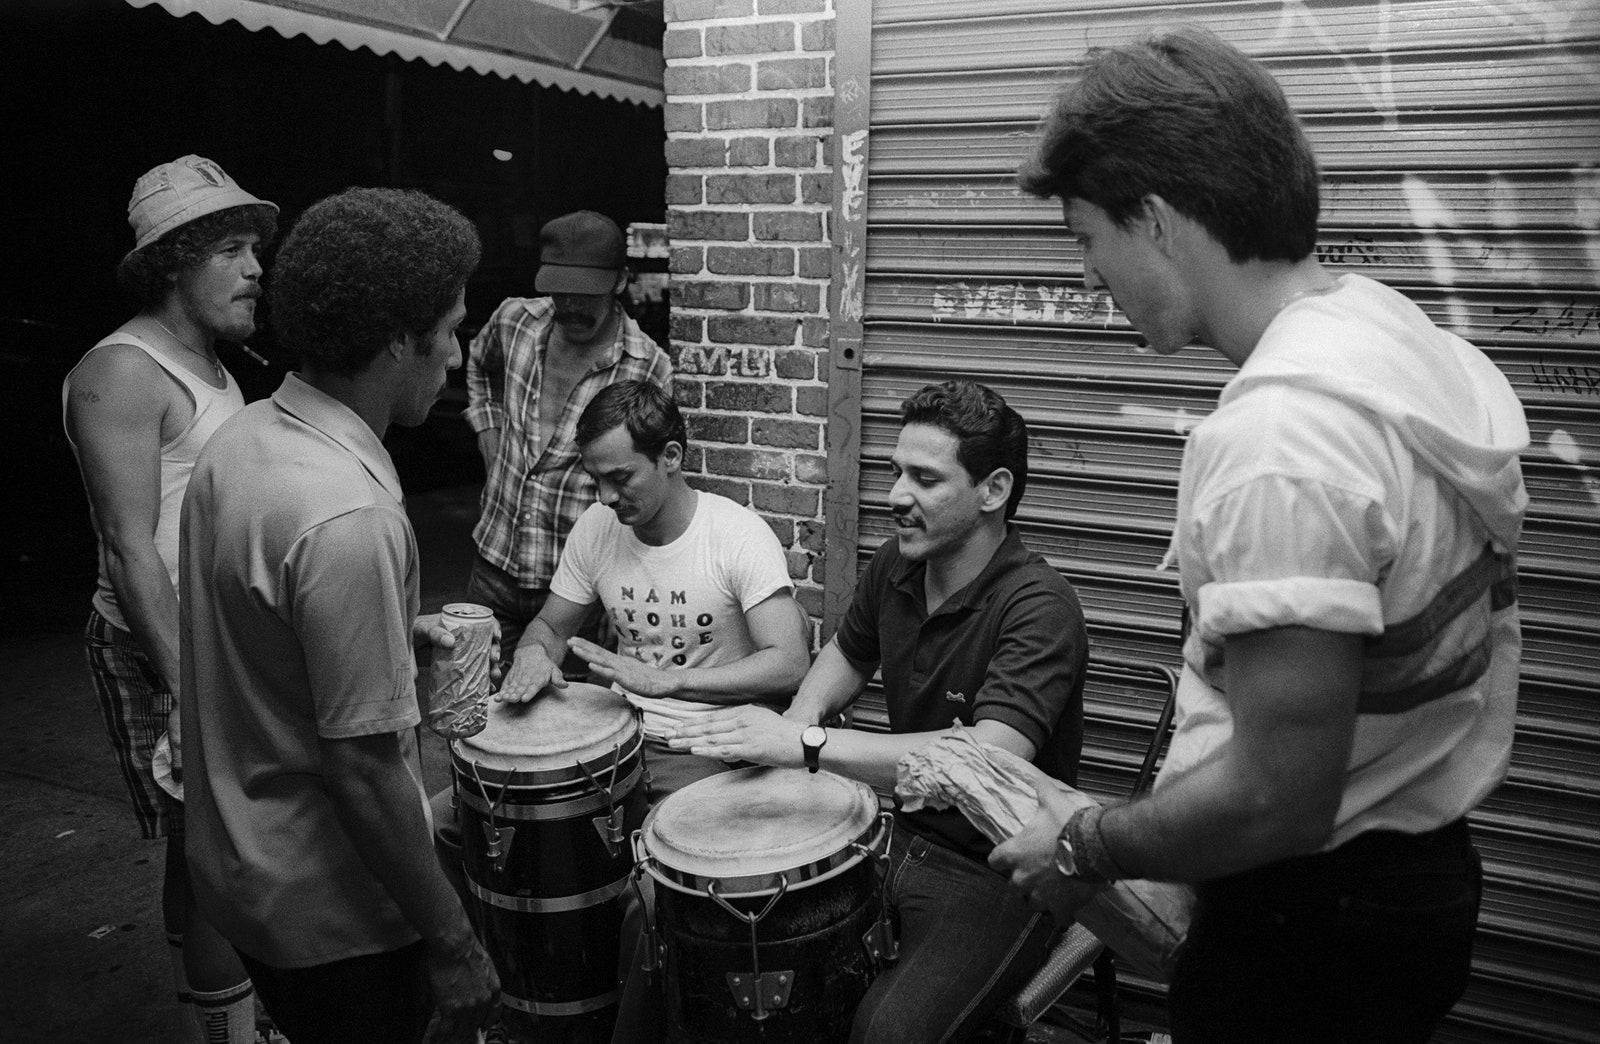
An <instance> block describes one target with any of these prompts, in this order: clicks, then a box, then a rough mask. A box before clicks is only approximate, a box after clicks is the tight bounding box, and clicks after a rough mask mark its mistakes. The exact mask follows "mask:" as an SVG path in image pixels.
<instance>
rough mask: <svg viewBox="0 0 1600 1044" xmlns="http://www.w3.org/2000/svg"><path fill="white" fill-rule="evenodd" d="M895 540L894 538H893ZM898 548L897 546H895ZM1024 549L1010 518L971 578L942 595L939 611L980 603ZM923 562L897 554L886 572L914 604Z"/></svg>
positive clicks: (919, 590) (919, 597) (920, 590)
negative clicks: (943, 598) (947, 593)
mask: <svg viewBox="0 0 1600 1044" xmlns="http://www.w3.org/2000/svg"><path fill="white" fill-rule="evenodd" d="M895 539H896V540H898V538H895ZM896 551H897V552H898V547H897V548H896ZM1028 555H1029V552H1028V549H1027V547H1026V546H1024V544H1023V543H1022V534H1021V533H1020V532H1019V531H1018V530H1017V527H1016V526H1015V525H1014V524H1013V523H1010V522H1007V523H1006V535H1005V539H1003V540H1001V541H1000V546H999V547H997V548H995V551H994V554H993V555H991V556H989V561H988V563H986V564H985V565H984V567H983V570H982V571H981V572H979V573H978V575H977V576H975V577H973V578H972V582H971V583H969V584H967V586H965V587H963V588H962V589H961V590H959V591H957V592H956V593H955V594H953V595H951V596H950V597H949V598H947V599H945V602H944V604H943V605H941V606H940V607H939V609H940V611H945V610H949V609H957V608H962V609H972V608H976V607H977V606H980V605H982V604H983V602H984V601H985V600H986V599H987V598H988V597H989V593H990V592H991V591H992V590H993V589H994V586H995V582H996V581H997V580H998V579H999V578H1000V577H1002V576H1004V575H1005V574H1006V573H1009V572H1010V571H1011V570H1012V569H1015V568H1016V567H1017V566H1019V565H1022V564H1023V563H1025V562H1026V561H1027V560H1028ZM927 569H928V566H927V563H926V562H912V561H910V560H909V559H906V558H901V559H900V560H899V561H898V562H896V563H895V566H894V569H893V570H892V571H891V572H890V574H889V582H890V583H891V584H893V585H894V586H895V587H897V588H899V589H900V590H901V591H904V592H905V593H907V594H909V595H911V596H913V597H914V598H915V599H916V601H917V602H918V604H921V603H922V600H923V596H924V592H923V586H922V585H923V578H924V576H925V575H926V574H927Z"/></svg>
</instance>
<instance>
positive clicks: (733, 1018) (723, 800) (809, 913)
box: [634, 768, 893, 1044]
mask: <svg viewBox="0 0 1600 1044" xmlns="http://www.w3.org/2000/svg"><path fill="white" fill-rule="evenodd" d="M892 828H893V818H892V817H891V816H890V815H888V814H887V813H880V812H879V811H878V799H877V796H876V795H875V794H874V793H873V791H872V789H871V788H870V787H868V786H866V785H865V784H861V783H856V782H854V781H852V780H848V779H845V778H843V777H842V776H836V775H833V774H832V773H827V772H820V773H816V774H812V773H810V772H806V771H804V770H799V769H775V768H746V769H739V770H736V771H733V772H727V773H723V774H722V775H718V776H712V777H711V778H709V779H702V780H699V781H697V782H694V783H691V784H690V785H689V786H687V787H684V788H683V789H682V790H680V791H678V792H677V793H674V794H671V795H669V796H668V797H667V798H666V800H664V801H662V802H661V803H660V804H659V805H657V806H656V807H655V808H654V809H652V810H651V812H650V814H649V815H648V816H647V817H646V818H645V823H644V827H643V828H642V829H641V830H640V831H639V833H638V834H637V835H636V836H635V841H634V847H635V856H636V858H637V859H638V860H639V868H640V871H641V872H643V873H647V874H649V876H650V877H651V878H652V879H653V881H654V884H655V887H654V892H655V904H654V906H655V910H654V912H655V918H654V924H653V925H652V930H653V931H654V933H655V935H656V939H657V943H658V947H659V952H660V953H661V956H662V962H663V966H664V969H665V979H664V987H665V993H666V1003H667V1017H668V1040H670V1041H671V1042H672V1044H702V1042H704V1044H712V1042H717V1044H722V1042H731V1041H772V1042H792V1044H822V1042H828V1041H841V1042H842V1041H845V1040H848V1039H849V1036H850V1020H851V1018H852V1017H853V1016H854V1014H855V1010H856V1007H857V1005H859V1004H860V1002H861V998H862V996H863V995H864V994H865V993H866V991H867V987H868V986H869V985H870V984H871V982H872V980H873V978H874V977H875V976H876V975H877V973H878V970H879V968H880V967H881V965H882V963H883V961H885V960H887V959H892V948H893V943H892V936H891V935H890V934H889V927H888V923H887V921H886V918H885V914H884V909H883V895H882V867H883V865H884V864H886V862H887V859H888V851H889V836H890V831H891V830H892Z"/></svg>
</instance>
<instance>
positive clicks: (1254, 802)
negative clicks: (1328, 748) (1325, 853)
mask: <svg viewBox="0 0 1600 1044" xmlns="http://www.w3.org/2000/svg"><path fill="white" fill-rule="evenodd" d="M1240 776H1241V773H1240V772H1239V771H1238V767H1237V766H1234V765H1230V764H1229V763H1228V759H1226V758H1224V759H1219V760H1217V761H1215V762H1212V763H1211V764H1209V765H1206V766H1203V767H1201V768H1199V769H1196V770H1195V771H1194V772H1193V773H1192V774H1191V775H1189V776H1187V777H1185V778H1184V779H1182V780H1179V781H1178V782H1177V783H1175V784H1173V785H1171V786H1169V787H1163V788H1162V790H1161V791H1160V793H1158V794H1155V795H1152V796H1150V797H1147V798H1143V799H1141V800H1139V801H1135V802H1132V803H1131V804H1127V805H1122V806H1117V807H1114V808H1111V809H1110V810H1108V811H1107V812H1106V813H1105V814H1104V815H1103V816H1101V817H1100V833H1101V837H1102V840H1103V843H1104V844H1105V846H1106V850H1107V851H1108V852H1109V853H1110V855H1111V858H1112V859H1113V861H1114V862H1115V863H1116V864H1117V866H1118V867H1119V868H1120V869H1122V870H1123V871H1124V872H1125V873H1126V874H1127V875H1128V876H1130V877H1142V878H1149V879H1150V880H1155V881H1187V882H1197V881H1206V880H1210V879H1211V878H1214V877H1221V876H1224V875H1227V874H1235V873H1239V872H1241V871H1244V870H1249V869H1252V868H1254V867H1257V866H1262V865H1264V864H1266V863H1271V862H1276V861H1277V860H1280V859H1287V858H1290V857H1292V856H1297V855H1304V854H1307V853H1308V852H1312V851H1315V850H1316V848H1317V847H1318V846H1317V844H1316V843H1315V842H1311V841H1308V839H1307V836H1306V832H1305V830H1304V829H1303V824H1301V823H1298V822H1293V821H1292V820H1293V818H1294V817H1293V815H1292V814H1291V813H1290V812H1289V811H1288V809H1287V807H1286V806H1285V805H1284V804H1283V803H1282V802H1281V801H1279V800H1277V798H1276V796H1275V795H1274V794H1273V792H1272V790H1271V788H1266V787H1262V786H1259V785H1252V784H1249V783H1245V782H1243V781H1242V780H1241V778H1240Z"/></svg>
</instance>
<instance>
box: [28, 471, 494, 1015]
mask: <svg viewBox="0 0 1600 1044" xmlns="http://www.w3.org/2000/svg"><path fill="white" fill-rule="evenodd" d="M478 489H479V487H477V486H465V487H459V488H455V489H445V490H436V491H432V492H427V493H421V494H417V495H414V496H411V497H408V498H407V509H408V511H409V512H410V514H411V518H412V525H413V527H414V528H415V530H416V533H417V543H418V546H419V549H420V554H421V560H422V608H423V611H424V612H431V611H436V610H437V609H438V608H439V606H441V605H443V604H444V603H445V602H448V601H457V600H459V599H460V598H461V597H462V593H463V591H464V590H465V586H466V579H467V570H468V568H469V567H470V564H471V560H472V538H471V527H472V523H473V522H474V521H475V520H476V519H477V515H478ZM91 593H92V586H91V587H90V588H87V589H84V588H82V587H81V585H80V584H68V585H66V589H63V590H61V591H60V592H59V598H60V599H61V600H62V601H63V605H62V606H41V607H40V608H41V611H40V613H39V614H38V619H40V620H45V621H49V622H48V623H47V624H46V625H45V626H43V627H42V628H41V629H37V630H35V631H32V632H30V633H19V634H12V635H7V636H4V637H3V638H0V671H3V676H4V678H5V682H4V684H3V685H0V817H3V818H0V824H3V825H0V984H3V985H0V1041H5V1042H6V1044H169V1042H172V1041H175V1040H177V1039H178V1037H177V1032H176V1028H177V1026H176V1024H177V1020H176V1014H177V1007H176V1005H175V1004H174V1003H173V1000H172V974H171V964H170V962H169V959H168V956H167V945H166V936H165V932H164V931H163V929H162V924H161V901H160V895H161V871H162V862H163V854H164V842H160V841H145V840H144V839H142V838H141V837H140V836H139V828H138V825H137V823H136V822H135V820H134V818H133V813H132V811H131V809H130V808H129V806H128V798H127V791H126V789H125V788H124V786H123V783H122V779H121V776H120V775H119V774H118V772H117V768H116V765H115V762H114V760H113V757H112V754H111V749H110V746H109V744H108V743H107V741H106V738H105V732H104V727H103V726H102V725H101V722H100V716H99V713H98V711H97V710H96V707H95V700H94V689H93V684H92V683H91V681H90V679H89V674H88V668H87V667H86V666H85V664H84V654H83V641H82V636H81V628H82V621H83V620H84V619H86V618H87V616H88V606H89V596H90V594H91ZM53 597H54V596H53ZM68 602H70V603H74V604H77V605H79V606H81V611H78V612H75V613H74V612H72V611H71V610H70V606H69V605H66V604H65V603H68ZM62 620H70V621H75V622H72V623H61V622H59V621H62ZM424 734H425V735H426V736H427V737H429V739H431V740H432V742H426V743H425V744H424V751H423V754H424V766H423V767H424V774H425V775H426V777H427V784H428V789H429V793H433V792H435V791H436V790H438V789H439V788H441V787H444V786H446V785H447V784H448V782H449V761H448V752H447V750H446V748H445V746H444V743H443V742H442V741H439V740H437V738H436V737H432V734H431V733H427V732H426V730H424Z"/></svg>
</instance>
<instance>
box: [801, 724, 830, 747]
mask: <svg viewBox="0 0 1600 1044" xmlns="http://www.w3.org/2000/svg"><path fill="white" fill-rule="evenodd" d="M800 742H801V743H803V744H805V745H806V746H808V747H820V746H822V745H823V744H824V743H826V742H828V730H827V729H824V728H823V727H822V726H821V725H807V726H806V730H805V731H804V732H802V733H800Z"/></svg>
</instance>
